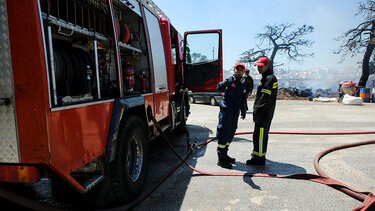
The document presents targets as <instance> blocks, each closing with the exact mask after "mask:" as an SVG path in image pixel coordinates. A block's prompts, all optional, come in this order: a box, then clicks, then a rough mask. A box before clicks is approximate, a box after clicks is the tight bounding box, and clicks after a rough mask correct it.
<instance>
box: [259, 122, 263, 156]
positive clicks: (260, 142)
mask: <svg viewBox="0 0 375 211" xmlns="http://www.w3.org/2000/svg"><path fill="white" fill-rule="evenodd" d="M263 134H264V127H261V128H260V131H259V154H262V153H263Z"/></svg>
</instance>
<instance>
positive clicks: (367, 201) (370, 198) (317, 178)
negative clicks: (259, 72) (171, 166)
mask: <svg viewBox="0 0 375 211" xmlns="http://www.w3.org/2000/svg"><path fill="white" fill-rule="evenodd" d="M152 121H153V122H154V124H155V126H156V128H157V130H158V131H159V133H160V134H161V136H162V137H163V139H164V140H165V141H166V143H167V144H168V146H169V147H170V148H171V150H172V151H173V152H174V153H175V155H176V156H177V157H178V158H179V159H180V160H181V161H182V162H183V163H184V164H185V165H187V166H188V167H189V168H191V169H192V170H194V171H196V172H198V173H200V174H202V175H208V176H251V177H273V178H290V179H303V180H310V181H314V182H318V183H321V184H325V185H328V186H331V187H334V188H336V189H338V190H340V191H343V192H344V193H346V194H348V195H349V196H352V197H354V198H356V199H358V200H360V201H363V203H362V204H361V205H360V206H358V207H356V208H354V209H353V210H354V211H357V210H367V208H369V207H370V206H372V205H374V204H375V197H374V195H373V194H372V193H369V192H359V191H356V190H354V189H352V188H350V187H348V186H347V185H345V184H343V183H341V182H339V181H337V180H334V179H332V178H329V177H328V176H327V175H325V174H324V172H323V171H322V170H320V168H319V160H320V159H321V158H322V157H323V156H324V155H326V154H328V153H329V152H332V151H335V150H339V149H344V148H348V147H354V146H360V145H365V144H375V140H370V141H365V142H358V143H353V144H347V145H342V146H337V147H333V148H330V149H327V150H325V151H323V152H321V153H319V154H318V155H317V156H316V157H315V159H314V167H315V169H318V170H319V171H318V170H317V171H318V173H319V174H322V175H314V174H290V175H280V174H263V173H255V174H254V173H249V172H246V173H241V172H239V173H225V172H205V171H202V170H199V169H196V168H194V167H193V166H191V165H189V164H188V163H187V162H186V161H185V160H184V159H183V158H182V157H181V156H180V155H179V154H178V153H177V151H176V150H175V149H174V147H173V145H172V144H171V143H170V141H169V139H168V137H167V136H166V135H165V134H164V132H163V131H162V129H161V128H160V126H159V124H158V123H157V121H156V119H155V118H152ZM252 133H253V132H239V133H236V134H235V135H243V134H252ZM374 133H375V131H368V132H337V133H332V132H270V134H293V135H352V134H374ZM215 139H216V137H215V138H211V139H209V140H207V141H206V142H204V143H202V144H199V145H198V146H199V147H201V146H203V145H206V144H208V143H209V142H211V141H213V140H215Z"/></svg>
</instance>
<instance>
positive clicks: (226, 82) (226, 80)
mask: <svg viewBox="0 0 375 211" xmlns="http://www.w3.org/2000/svg"><path fill="white" fill-rule="evenodd" d="M222 83H223V85H224V86H227V85H229V84H230V82H229V81H228V79H225V81H223V82H222Z"/></svg>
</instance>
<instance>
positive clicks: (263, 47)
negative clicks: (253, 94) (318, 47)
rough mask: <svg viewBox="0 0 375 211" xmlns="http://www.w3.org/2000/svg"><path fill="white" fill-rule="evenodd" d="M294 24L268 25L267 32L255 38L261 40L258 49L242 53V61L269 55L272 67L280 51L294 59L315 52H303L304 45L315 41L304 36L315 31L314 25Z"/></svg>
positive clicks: (309, 44)
mask: <svg viewBox="0 0 375 211" xmlns="http://www.w3.org/2000/svg"><path fill="white" fill-rule="evenodd" d="M293 26H294V24H292V23H287V24H275V25H272V26H271V25H266V26H265V32H264V33H259V34H257V35H256V36H255V39H257V40H259V44H258V45H257V50H255V49H254V48H252V49H250V50H248V51H245V52H244V53H242V54H241V57H240V61H241V62H244V63H250V64H251V63H253V62H255V61H256V60H257V59H258V58H259V57H261V56H265V55H269V59H270V61H271V68H273V64H274V60H275V57H276V55H277V54H278V53H280V54H282V55H283V54H285V55H287V57H288V58H289V59H291V60H293V61H301V60H302V59H303V58H304V57H308V56H313V54H306V53H303V51H302V48H303V47H310V46H311V45H312V44H313V43H314V42H313V41H311V40H308V39H304V36H306V35H307V34H310V33H312V32H313V31H314V27H313V26H307V25H302V26H301V27H297V28H293Z"/></svg>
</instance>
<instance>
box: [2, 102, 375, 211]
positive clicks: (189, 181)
mask: <svg viewBox="0 0 375 211" xmlns="http://www.w3.org/2000/svg"><path fill="white" fill-rule="evenodd" d="M252 105H253V101H248V106H249V108H250V109H251V108H252ZM218 112H219V107H218V106H210V105H204V104H192V105H191V114H190V116H189V119H188V121H187V130H188V132H189V134H190V137H191V138H192V140H195V141H196V142H197V143H202V142H204V141H206V140H208V139H209V138H213V137H215V134H216V126H217V122H218ZM253 127H254V124H253V122H252V111H251V110H250V111H249V112H248V113H247V117H246V119H245V120H241V119H240V120H239V125H238V130H237V132H250V131H253ZM374 130H375V103H371V104H370V103H367V104H364V105H363V106H345V105H342V104H339V103H336V102H331V103H319V102H310V101H277V105H276V112H275V116H274V120H273V122H272V125H271V131H286V132H352V131H374ZM168 137H169V139H170V140H171V141H172V143H173V145H174V147H175V148H176V149H177V151H178V152H179V153H180V155H183V154H185V152H186V151H187V149H186V146H187V143H186V140H187V139H186V137H187V136H186V134H184V133H172V134H169V135H168ZM374 139H375V134H368V135H340V136H339V135H331V136H306V135H270V137H269V145H268V150H267V161H266V165H265V166H263V167H251V166H247V165H246V164H245V162H246V160H247V159H249V158H250V153H251V150H252V135H238V136H235V138H234V140H233V142H232V144H231V146H230V150H229V155H230V156H232V157H235V158H236V163H235V165H234V168H233V169H232V170H228V169H223V168H221V167H219V166H217V165H216V162H217V154H216V147H217V141H213V142H211V143H209V144H208V145H206V146H205V147H202V148H200V149H198V150H195V151H194V152H193V153H192V154H191V155H190V157H189V158H188V160H187V162H188V163H189V164H190V165H192V166H194V167H195V168H197V169H200V170H204V171H208V172H251V173H268V174H284V175H286V174H295V173H311V174H317V173H316V171H315V169H314V167H313V159H314V157H315V156H316V155H317V154H318V153H319V152H321V151H323V150H325V149H327V148H330V147H334V146H337V145H342V144H348V143H353V142H359V141H366V140H374ZM374 152H375V145H367V146H360V147H355V148H349V149H344V150H340V151H336V152H333V153H330V154H328V155H326V156H325V157H323V159H322V160H321V161H320V166H321V168H322V169H323V171H325V173H326V174H327V175H328V176H330V177H331V178H334V179H337V180H339V181H341V182H343V183H345V184H347V185H349V186H350V187H352V188H354V189H357V190H359V191H370V192H372V193H375V175H374V170H375V162H374V161H375V153H374ZM150 161H151V162H150V163H149V171H148V177H147V180H146V186H145V189H147V188H148V187H150V186H152V185H153V184H155V182H156V181H157V180H158V179H159V178H160V176H162V175H164V173H165V172H166V171H168V170H169V168H170V167H171V166H173V165H174V164H175V163H176V162H177V161H178V159H177V158H176V156H175V155H174V154H173V153H172V151H171V150H170V149H169V148H168V146H167V145H166V143H165V142H164V140H162V139H161V138H158V139H156V140H154V141H153V142H152V143H151V146H150ZM17 186H20V188H19V190H20V191H22V192H23V193H24V194H25V195H27V196H32V198H34V199H36V200H38V201H39V202H40V203H43V204H46V205H49V206H53V207H56V208H59V209H69V210H92V209H94V208H93V207H91V206H90V205H87V204H84V203H68V204H61V203H57V202H54V201H53V199H52V197H51V192H50V189H49V181H48V180H42V181H41V182H39V183H37V184H33V185H32V184H27V185H12V186H11V187H10V188H11V189H16V188H17ZM0 203H1V204H2V205H3V206H8V207H12V209H17V210H18V209H20V210H23V209H24V208H19V207H18V206H17V205H15V204H12V203H11V204H9V202H7V201H4V200H0ZM6 204H7V205H6ZM360 204H361V202H360V201H358V200H356V199H353V198H351V197H350V196H348V195H346V194H344V193H342V192H340V191H338V190H336V189H333V188H331V187H329V186H326V185H322V184H319V183H315V182H311V181H304V180H295V179H277V178H262V177H243V176H202V175H200V174H199V173H196V172H193V171H192V170H191V169H190V168H188V167H186V166H184V165H182V166H181V167H179V168H178V169H177V170H176V171H175V172H174V173H173V174H172V176H171V177H169V178H168V179H167V180H166V181H165V182H164V183H163V184H162V185H161V186H160V187H159V188H158V189H157V190H156V191H155V192H153V193H152V194H151V195H150V196H149V197H147V198H146V199H145V200H144V201H143V202H142V203H140V204H139V205H137V206H136V207H135V208H134V209H133V210H135V211H140V210H163V211H164V210H185V211H195V210H225V211H230V210H283V211H287V210H340V211H341V210H352V209H353V208H355V207H357V206H358V205H360Z"/></svg>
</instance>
